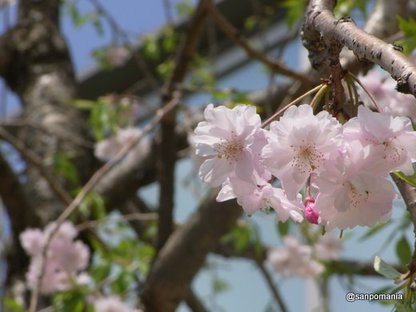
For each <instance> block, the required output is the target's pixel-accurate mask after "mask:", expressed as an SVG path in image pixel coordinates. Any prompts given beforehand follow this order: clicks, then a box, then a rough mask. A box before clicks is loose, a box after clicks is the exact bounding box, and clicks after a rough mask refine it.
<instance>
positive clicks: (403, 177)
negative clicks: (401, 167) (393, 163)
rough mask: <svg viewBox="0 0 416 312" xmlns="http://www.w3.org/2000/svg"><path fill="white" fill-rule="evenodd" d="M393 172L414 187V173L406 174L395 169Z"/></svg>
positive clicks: (415, 182) (415, 176) (415, 175)
mask: <svg viewBox="0 0 416 312" xmlns="http://www.w3.org/2000/svg"><path fill="white" fill-rule="evenodd" d="M394 174H395V175H396V176H397V177H399V178H400V179H402V180H403V181H405V182H406V183H408V184H410V185H411V186H413V187H416V173H415V174H413V175H411V176H407V175H405V174H404V173H403V172H401V171H396V172H395V173H394Z"/></svg>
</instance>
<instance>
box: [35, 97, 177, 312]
mask: <svg viewBox="0 0 416 312" xmlns="http://www.w3.org/2000/svg"><path fill="white" fill-rule="evenodd" d="M178 104H179V94H177V95H176V96H175V97H174V98H173V99H172V100H171V101H170V102H169V103H167V104H166V105H165V106H164V107H162V108H161V109H159V110H158V111H157V113H156V116H155V117H154V118H153V120H152V121H151V122H150V123H149V124H147V125H146V126H145V127H144V128H143V130H142V133H141V135H140V136H138V137H137V138H135V139H133V140H131V141H130V142H129V143H128V144H126V145H125V146H124V147H123V148H122V149H121V150H120V151H119V152H118V153H117V154H116V155H115V157H114V158H112V159H111V160H110V161H109V162H107V163H106V164H104V165H103V166H102V167H101V168H100V169H98V170H97V171H96V172H95V173H94V174H93V176H92V177H91V178H90V179H89V180H88V182H87V183H86V184H85V185H84V187H83V188H82V189H81V191H80V192H79V193H78V195H77V196H76V197H75V198H74V199H73V200H72V202H71V203H70V204H69V205H68V206H67V207H66V208H65V210H64V211H63V212H62V213H61V215H60V216H59V217H58V219H57V220H56V222H55V228H54V229H53V230H52V231H51V232H50V233H49V235H48V236H47V237H46V239H45V241H46V243H45V245H44V247H43V249H42V254H41V258H40V264H39V267H40V270H39V274H38V276H37V279H36V283H35V287H34V289H33V291H32V294H31V298H30V308H29V312H36V308H37V305H38V300H39V294H40V288H41V282H42V276H43V274H44V272H45V261H46V252H47V250H48V248H49V245H50V242H51V240H52V238H53V237H54V235H55V234H56V232H57V231H58V230H59V227H60V226H61V225H62V223H63V222H64V221H65V220H66V219H67V218H68V217H69V216H70V215H71V214H72V213H73V212H74V211H75V210H76V209H77V208H78V206H79V205H80V204H81V203H82V201H83V200H84V199H85V197H86V196H87V194H88V193H89V192H90V191H91V190H92V189H93V188H94V187H95V185H96V184H97V183H98V182H99V181H100V180H101V178H102V177H104V175H106V174H107V173H108V172H109V171H110V170H111V169H112V168H113V167H114V166H115V165H116V164H118V163H119V162H120V161H121V160H122V159H123V158H124V157H125V156H126V155H127V154H128V153H129V152H130V151H131V150H132V149H133V148H134V147H135V146H136V145H137V144H138V143H139V142H140V140H141V139H142V138H143V137H144V136H145V135H146V134H147V133H148V132H150V131H151V130H153V128H155V127H156V126H157V125H158V124H159V123H160V121H161V120H162V118H163V117H164V116H165V115H166V114H167V113H169V112H170V111H171V110H172V109H174V108H175V107H176V106H177V105H178Z"/></svg>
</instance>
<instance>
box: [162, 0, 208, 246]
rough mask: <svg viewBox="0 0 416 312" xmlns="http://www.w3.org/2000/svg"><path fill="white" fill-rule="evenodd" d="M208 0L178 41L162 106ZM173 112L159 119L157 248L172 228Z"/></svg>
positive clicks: (181, 72)
mask: <svg viewBox="0 0 416 312" xmlns="http://www.w3.org/2000/svg"><path fill="white" fill-rule="evenodd" d="M207 3H208V0H200V1H199V4H198V6H197V7H196V9H195V13H194V16H193V18H192V21H191V23H190V24H189V29H188V32H187V34H186V37H185V40H184V41H183V42H182V45H181V47H180V49H179V50H178V54H177V56H176V59H175V63H176V66H175V69H174V71H173V73H172V76H171V77H170V79H169V80H168V82H167V83H166V85H165V87H164V90H163V95H162V103H161V106H162V107H163V106H164V105H166V103H167V102H169V101H170V100H171V99H172V97H173V96H174V92H175V90H176V85H178V84H180V83H181V82H182V81H183V80H184V79H185V75H186V73H187V70H188V67H189V63H190V61H191V60H192V58H193V56H194V53H195V51H196V48H197V44H198V41H199V39H200V34H201V32H202V30H203V26H204V22H205V14H206V6H207ZM175 127H176V112H175V111H174V110H172V111H171V112H169V114H167V115H166V116H164V118H163V119H162V121H161V139H160V144H159V155H158V156H159V157H158V160H159V162H158V175H159V177H158V180H159V184H160V193H159V224H158V242H157V250H160V248H162V246H163V245H164V244H165V242H166V241H167V239H168V238H169V236H170V234H171V233H172V231H173V209H174V186H175V181H174V180H175V177H174V171H175V162H176V137H175Z"/></svg>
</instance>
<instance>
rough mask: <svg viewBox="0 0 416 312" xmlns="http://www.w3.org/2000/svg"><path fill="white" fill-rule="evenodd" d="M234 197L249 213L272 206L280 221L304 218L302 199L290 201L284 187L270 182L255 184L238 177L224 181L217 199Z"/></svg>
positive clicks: (296, 220)
mask: <svg viewBox="0 0 416 312" xmlns="http://www.w3.org/2000/svg"><path fill="white" fill-rule="evenodd" d="M299 196H300V195H299ZM232 198H237V203H238V204H240V205H241V206H242V207H243V209H244V211H245V212H246V213H248V214H249V215H251V214H253V213H254V212H256V211H257V210H264V209H267V208H269V207H270V208H273V209H274V210H275V211H276V213H277V220H279V221H283V222H284V221H287V220H288V219H289V218H291V219H292V220H293V221H295V222H301V221H302V220H303V216H302V214H301V211H302V207H303V206H302V201H301V199H300V198H299V197H298V198H297V199H296V200H293V201H290V200H288V199H287V197H286V195H285V193H284V191H283V190H282V189H280V188H276V187H273V186H272V185H271V184H269V183H266V184H264V185H253V184H250V183H246V182H243V181H241V180H238V179H230V180H228V181H227V182H225V183H224V185H223V187H222V189H221V191H220V192H219V194H218V196H217V201H219V202H222V201H225V200H229V199H232Z"/></svg>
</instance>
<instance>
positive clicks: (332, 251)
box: [267, 234, 341, 278]
mask: <svg viewBox="0 0 416 312" xmlns="http://www.w3.org/2000/svg"><path fill="white" fill-rule="evenodd" d="M283 241H284V243H285V246H284V247H282V248H272V249H270V250H269V252H268V254H267V261H268V262H269V263H270V264H271V266H272V268H273V269H274V270H275V271H276V272H278V273H280V274H282V275H283V276H299V277H304V278H307V277H315V276H317V275H319V274H321V273H322V272H323V271H324V266H323V265H322V264H321V263H320V262H318V261H317V260H316V259H319V260H336V259H338V256H339V252H340V250H341V240H340V239H338V238H336V237H334V236H331V235H328V234H326V235H324V236H321V237H320V238H319V241H318V242H317V244H316V245H315V246H314V247H311V246H309V245H302V244H301V243H300V242H299V241H298V240H297V239H296V238H295V237H293V236H290V235H287V236H285V237H284V238H283Z"/></svg>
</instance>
